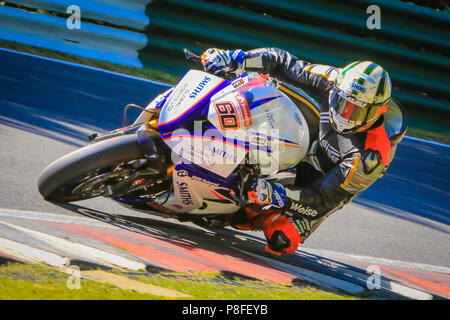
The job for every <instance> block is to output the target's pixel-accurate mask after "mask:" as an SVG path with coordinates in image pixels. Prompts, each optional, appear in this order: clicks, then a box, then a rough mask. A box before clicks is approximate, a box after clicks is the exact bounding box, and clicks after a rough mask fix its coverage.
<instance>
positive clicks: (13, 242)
mask: <svg viewBox="0 0 450 320" xmlns="http://www.w3.org/2000/svg"><path fill="white" fill-rule="evenodd" d="M167 87H168V86H167V85H164V84H161V83H157V82H152V81H148V80H143V79H138V78H134V77H129V76H124V75H120V74H116V73H112V72H107V71H103V70H99V69H94V68H89V67H85V66H80V65H75V64H71V63H66V62H60V61H55V60H51V59H45V58H41V57H36V56H32V55H28V54H23V53H17V52H13V51H8V50H1V49H0V163H1V167H0V261H1V260H2V259H3V260H8V259H10V260H19V261H27V262H42V263H46V264H51V265H54V266H63V265H69V264H76V263H86V264H91V265H97V266H102V267H105V268H118V269H123V270H134V271H136V270H147V271H148V270H152V271H154V270H173V271H178V272H184V273H192V272H220V273H230V274H236V275H240V276H242V277H244V278H250V279H258V280H263V281H273V282H282V283H308V284H314V285H317V286H320V287H322V288H325V289H330V290H339V291H342V292H344V293H348V294H352V295H362V296H367V295H373V296H378V297H382V298H391V297H400V298H402V297H407V298H414V299H432V298H436V297H449V296H450V241H449V240H450V236H449V234H450V228H449V223H450V219H449V217H450V215H449V214H450V210H449V209H448V199H449V190H450V182H449V181H450V179H449V178H450V168H449V167H448V163H449V162H450V148H449V147H447V146H445V145H440V144H437V143H429V142H425V141H421V140H418V139H413V138H409V137H406V138H405V139H404V140H403V141H402V143H401V144H400V145H399V147H398V149H397V154H396V157H395V159H394V161H393V163H392V164H391V166H390V168H389V170H388V172H387V174H386V175H385V176H384V177H383V178H382V179H381V180H380V181H377V182H376V183H375V184H374V185H373V186H372V187H371V188H369V189H368V190H366V191H364V192H363V193H362V194H361V195H360V196H359V197H357V198H356V199H355V200H354V201H353V202H352V203H351V204H349V205H347V206H346V207H345V208H344V209H342V210H340V211H338V212H335V213H334V214H333V215H331V216H330V217H329V218H328V219H327V220H326V221H325V222H324V223H323V224H322V225H321V226H320V228H319V229H318V230H317V231H316V232H315V233H314V234H313V235H312V236H311V237H310V238H309V239H308V240H307V241H306V243H305V244H304V245H302V246H301V248H299V250H298V251H297V252H296V253H294V254H292V255H288V256H282V257H276V256H273V255H270V254H268V253H265V252H264V245H265V243H264V237H263V234H262V233H258V232H239V231H236V230H232V229H229V228H226V229H205V228H201V227H199V226H196V225H193V224H191V223H180V222H177V221H176V220H174V219H161V218H158V217H155V216H151V215H145V214H143V213H139V212H134V211H131V210H128V209H125V208H123V207H122V206H120V205H118V204H116V203H114V202H113V201H110V200H108V199H104V198H98V199H92V200H87V201H81V202H77V203H73V204H56V203H50V202H47V201H45V200H44V199H42V197H41V196H40V194H39V193H38V191H37V188H36V184H37V179H38V176H39V174H40V172H41V171H42V169H43V168H44V167H46V166H47V165H48V164H49V163H50V162H52V161H53V160H55V159H57V158H59V157H61V156H62V155H64V154H66V153H68V152H70V151H72V150H74V149H76V148H78V147H81V146H83V145H84V144H86V142H87V135H89V134H91V133H93V132H104V131H107V130H112V129H115V128H118V127H121V126H122V111H123V107H124V106H125V105H127V104H129V103H134V104H137V105H141V106H145V105H147V103H148V102H149V101H151V100H152V99H153V98H154V97H155V96H156V95H157V94H159V93H160V92H161V91H163V90H165V89H166V88H167ZM136 115H137V111H131V110H130V112H129V115H128V119H133V117H134V116H136ZM374 270H378V271H379V274H380V276H381V278H380V281H379V282H377V283H378V284H379V286H376V287H375V288H373V286H370V285H368V284H369V283H372V282H373V279H374V278H373V277H374V275H375V276H377V275H378V273H377V272H375V274H374Z"/></svg>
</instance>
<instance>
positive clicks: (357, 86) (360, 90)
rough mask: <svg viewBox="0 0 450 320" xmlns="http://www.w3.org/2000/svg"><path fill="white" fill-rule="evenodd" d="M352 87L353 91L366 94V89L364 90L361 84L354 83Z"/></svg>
mask: <svg viewBox="0 0 450 320" xmlns="http://www.w3.org/2000/svg"><path fill="white" fill-rule="evenodd" d="M350 87H352V88H353V89H355V90H357V91H359V92H363V93H364V92H366V88H364V87H363V86H362V85H360V84H359V83H356V82H352V83H351V84H350Z"/></svg>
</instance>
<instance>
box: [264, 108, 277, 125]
mask: <svg viewBox="0 0 450 320" xmlns="http://www.w3.org/2000/svg"><path fill="white" fill-rule="evenodd" d="M264 111H265V113H266V117H267V121H268V122H269V125H270V127H271V128H272V129H275V120H274V118H273V113H272V112H271V111H270V110H269V109H265V110H264Z"/></svg>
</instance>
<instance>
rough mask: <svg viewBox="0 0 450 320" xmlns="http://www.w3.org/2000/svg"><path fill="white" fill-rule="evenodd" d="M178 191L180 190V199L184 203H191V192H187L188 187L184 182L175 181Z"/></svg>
mask: <svg viewBox="0 0 450 320" xmlns="http://www.w3.org/2000/svg"><path fill="white" fill-rule="evenodd" d="M177 185H178V191H179V192H180V197H181V201H182V202H183V203H184V204H186V205H189V204H192V198H191V194H190V193H189V188H188V186H187V183H185V182H177Z"/></svg>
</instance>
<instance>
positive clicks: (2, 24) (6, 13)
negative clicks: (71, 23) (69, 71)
mask: <svg viewBox="0 0 450 320" xmlns="http://www.w3.org/2000/svg"><path fill="white" fill-rule="evenodd" d="M10 2H11V3H12V2H13V3H14V4H20V5H23V6H26V8H27V9H28V8H29V9H33V8H34V9H45V10H51V13H53V14H52V15H50V14H43V13H38V12H32V11H27V10H21V9H20V8H14V7H9V6H0V38H1V39H4V40H10V41H17V42H20V43H24V44H28V45H34V46H39V47H42V48H46V49H52V50H56V51H61V52H66V53H70V54H74V55H78V56H82V57H86V58H92V59H97V60H107V61H109V62H112V63H118V64H123V65H130V66H135V67H142V63H141V62H140V60H139V57H138V51H139V50H140V49H142V48H144V47H145V46H146V45H147V36H146V35H145V34H143V33H142V30H143V29H144V28H145V26H146V25H147V24H148V22H149V20H148V17H147V15H146V14H145V6H146V5H147V4H148V3H149V2H150V1H149V0H147V1H144V0H133V1H127V2H125V1H121V0H113V1H106V0H104V1H101V0H96V1H87V0H86V1H76V2H77V5H78V6H79V7H80V9H81V25H80V26H81V29H79V30H78V29H73V30H70V29H68V28H67V17H68V16H69V14H67V13H66V10H67V7H68V6H69V5H71V3H73V1H70V0H67V1H66V0H58V1H56V0H39V1H27V0H21V1H14V0H13V1H10ZM55 13H56V14H55ZM86 20H87V21H86ZM132 28H134V29H132Z"/></svg>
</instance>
